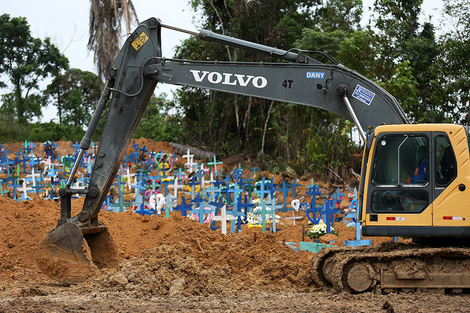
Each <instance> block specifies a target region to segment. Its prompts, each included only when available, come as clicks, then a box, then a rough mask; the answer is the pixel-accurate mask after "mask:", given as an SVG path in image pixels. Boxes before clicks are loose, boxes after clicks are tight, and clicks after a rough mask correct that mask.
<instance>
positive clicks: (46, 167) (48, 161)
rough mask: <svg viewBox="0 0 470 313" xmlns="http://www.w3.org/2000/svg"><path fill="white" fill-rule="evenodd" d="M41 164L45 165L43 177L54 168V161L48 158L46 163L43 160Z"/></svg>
mask: <svg viewBox="0 0 470 313" xmlns="http://www.w3.org/2000/svg"><path fill="white" fill-rule="evenodd" d="M41 163H44V172H43V173H42V174H43V175H45V174H46V171H47V170H48V169H50V168H51V166H52V160H51V157H48V158H47V159H46V160H45V161H44V160H42V161H41Z"/></svg>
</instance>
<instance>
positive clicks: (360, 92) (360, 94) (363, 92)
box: [352, 85, 375, 105]
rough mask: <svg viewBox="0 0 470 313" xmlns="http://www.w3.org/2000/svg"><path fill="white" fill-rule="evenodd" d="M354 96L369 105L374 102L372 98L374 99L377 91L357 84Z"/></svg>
mask: <svg viewBox="0 0 470 313" xmlns="http://www.w3.org/2000/svg"><path fill="white" fill-rule="evenodd" d="M352 96H353V97H354V98H356V99H357V100H359V101H361V102H363V103H365V104H367V105H370V104H371V103H372V100H374V97H375V93H373V92H372V91H370V90H368V89H366V88H364V87H362V86H361V85H357V86H356V89H354V92H353V94H352Z"/></svg>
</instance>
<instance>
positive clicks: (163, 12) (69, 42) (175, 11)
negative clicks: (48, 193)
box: [0, 0, 442, 122]
mask: <svg viewBox="0 0 470 313" xmlns="http://www.w3.org/2000/svg"><path fill="white" fill-rule="evenodd" d="M1 2H2V4H1V9H0V14H4V13H7V14H10V17H18V16H21V17H26V19H27V20H28V23H29V25H30V29H31V33H32V35H33V37H36V38H41V39H44V38H46V37H50V38H51V41H52V43H54V44H55V45H56V46H57V47H58V48H59V50H60V51H61V52H62V53H63V54H64V55H65V56H66V57H67V58H68V59H69V62H70V67H71V68H79V69H81V70H86V71H90V72H94V73H97V71H96V67H95V65H94V63H93V54H92V53H91V52H89V51H88V49H87V43H88V26H89V10H90V2H89V1H86V0H79V1H67V0H17V1H10V0H1ZM363 2H364V7H365V8H366V9H364V11H365V12H367V8H368V7H372V5H373V3H374V0H363ZM132 3H133V4H134V7H135V10H136V13H137V16H138V18H139V21H144V20H146V19H148V18H150V17H156V18H159V19H160V20H161V21H162V23H164V24H168V25H171V26H176V27H179V28H183V29H188V30H192V31H199V30H200V29H196V26H195V25H194V24H193V19H194V20H196V21H197V17H195V15H196V14H195V13H194V12H192V11H191V9H190V8H189V6H188V0H172V1H168V0H132ZM169 3H170V4H169ZM441 8H442V1H436V0H424V4H423V11H424V15H423V16H429V15H434V18H435V20H436V21H437V18H439V17H440V11H439V10H440V9H441ZM436 25H437V24H436ZM189 36H190V35H188V34H184V33H180V32H175V31H172V30H169V29H166V28H162V50H163V56H165V57H169V58H170V57H173V54H174V48H175V46H177V45H179V44H180V43H181V41H183V40H185V39H187V38H188V37H189ZM176 88H178V87H176V86H172V85H165V84H158V85H157V89H156V90H155V93H156V94H160V93H162V92H165V93H167V94H168V95H171V92H172V91H173V90H175V89H176ZM6 92H10V91H9V90H6V89H3V90H0V94H2V93H6ZM43 115H44V116H43V118H42V119H41V121H42V122H48V121H50V120H51V119H55V121H56V122H57V121H58V118H57V110H56V108H55V107H54V106H52V105H50V106H48V107H47V109H45V110H44V111H43Z"/></svg>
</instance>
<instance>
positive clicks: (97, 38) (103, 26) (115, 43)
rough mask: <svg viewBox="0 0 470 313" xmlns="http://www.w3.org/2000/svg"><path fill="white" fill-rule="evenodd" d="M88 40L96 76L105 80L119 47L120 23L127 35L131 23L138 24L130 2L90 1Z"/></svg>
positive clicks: (126, 0)
mask: <svg viewBox="0 0 470 313" xmlns="http://www.w3.org/2000/svg"><path fill="white" fill-rule="evenodd" d="M90 1H91V8H90V38H89V39H88V50H90V51H93V52H94V62H95V64H96V66H97V68H98V76H99V77H100V78H101V79H102V80H106V75H107V74H108V71H109V69H110V68H111V66H112V64H113V61H114V59H115V57H116V55H117V54H118V52H119V49H120V46H121V40H120V39H121V26H122V25H121V21H122V20H124V22H125V24H126V34H129V33H130V31H131V27H132V26H133V25H132V24H133V22H136V23H139V20H138V18H137V14H136V12H135V8H134V5H133V4H132V1H131V0H90Z"/></svg>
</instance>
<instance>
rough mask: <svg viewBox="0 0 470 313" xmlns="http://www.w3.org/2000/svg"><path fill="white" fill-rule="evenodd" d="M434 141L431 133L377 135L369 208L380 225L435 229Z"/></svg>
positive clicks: (372, 219)
mask: <svg viewBox="0 0 470 313" xmlns="http://www.w3.org/2000/svg"><path fill="white" fill-rule="evenodd" d="M431 138H432V134H431V132H425V133H419V134H412V135H410V134H409V133H403V134H400V133H382V134H379V135H378V137H377V140H376V148H375V154H374V164H373V172H372V179H371V184H370V189H369V197H368V199H370V201H369V203H368V207H367V213H368V214H370V221H371V222H374V220H375V221H376V222H377V226H379V225H381V226H398V225H400V226H413V225H423V226H432V197H433V188H432V183H431V182H432V180H433V175H432V173H431V172H430V171H429V164H430V162H429V161H430V155H431V151H432V139H431ZM370 225H373V223H370ZM390 235H394V234H390Z"/></svg>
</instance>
